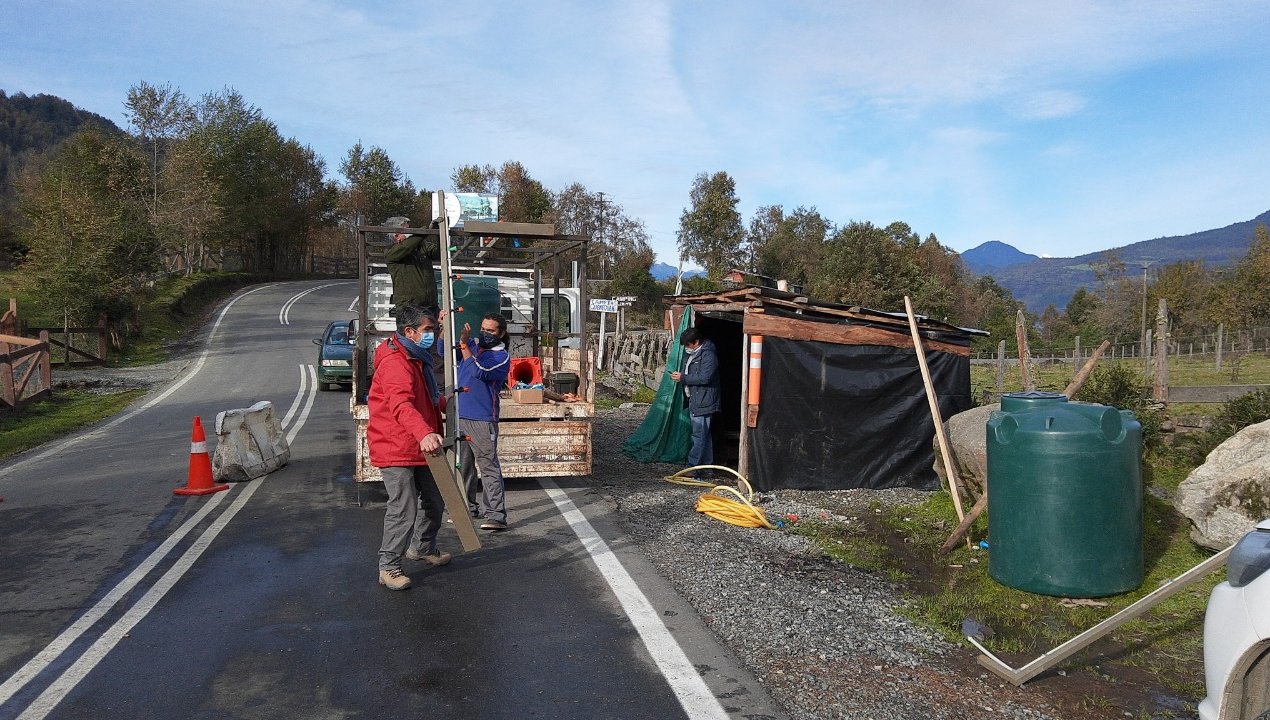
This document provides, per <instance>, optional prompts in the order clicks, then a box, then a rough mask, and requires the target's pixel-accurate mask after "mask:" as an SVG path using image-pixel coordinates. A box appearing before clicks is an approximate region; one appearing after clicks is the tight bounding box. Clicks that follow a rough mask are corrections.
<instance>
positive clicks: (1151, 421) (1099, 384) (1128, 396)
mask: <svg viewBox="0 0 1270 720" xmlns="http://www.w3.org/2000/svg"><path fill="white" fill-rule="evenodd" d="M1078 397H1079V399H1080V400H1082V401H1084V402H1092V403H1098V404H1100V405H1108V406H1110V407H1113V408H1116V409H1118V410H1129V411H1132V412H1133V414H1134V415H1135V416H1137V418H1138V422H1140V423H1142V443H1143V444H1144V445H1146V446H1147V447H1149V448H1156V447H1159V445H1160V437H1161V436H1160V430H1161V426H1162V424H1163V420H1164V418H1163V415H1162V413H1161V409H1160V408H1159V407H1158V406H1156V404H1155V403H1154V402H1153V401H1151V400H1149V399H1147V387H1146V384H1145V383H1143V382H1142V380H1141V376H1140V375H1139V374H1138V371H1137V369H1135V368H1133V367H1130V366H1129V365H1124V364H1118V363H1117V364H1109V365H1100V366H1098V367H1096V368H1094V371H1093V372H1092V373H1090V375H1089V379H1088V380H1086V381H1085V385H1084V386H1083V387H1082V388H1081V389H1080V393H1079V395H1078Z"/></svg>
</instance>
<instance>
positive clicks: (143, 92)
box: [124, 81, 194, 217]
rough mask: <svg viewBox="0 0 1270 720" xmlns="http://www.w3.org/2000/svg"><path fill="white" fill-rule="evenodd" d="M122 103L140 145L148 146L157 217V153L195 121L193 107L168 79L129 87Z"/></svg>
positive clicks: (158, 174)
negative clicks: (157, 84) (162, 81)
mask: <svg viewBox="0 0 1270 720" xmlns="http://www.w3.org/2000/svg"><path fill="white" fill-rule="evenodd" d="M124 106H125V107H126V108H127V109H128V122H129V124H131V125H132V126H133V127H135V128H136V129H137V137H138V139H140V141H141V145H142V147H145V146H147V145H148V146H149V148H150V178H151V181H152V185H151V204H152V206H151V213H152V214H153V215H154V216H155V217H157V216H158V214H159V176H160V173H159V166H160V160H159V158H160V155H161V154H162V151H163V149H164V145H165V143H166V141H170V140H172V139H173V138H176V137H178V136H180V135H182V134H183V133H184V131H185V130H186V129H187V128H188V127H189V125H190V123H192V122H193V121H194V108H193V107H191V105H190V102H189V100H188V99H187V98H186V97H185V94H184V93H182V92H181V91H180V90H178V89H176V88H174V87H172V85H171V84H170V83H164V84H163V85H159V86H155V85H151V84H150V83H147V82H144V81H143V82H141V83H139V84H137V85H133V86H132V87H130V88H128V99H127V101H125V102H124Z"/></svg>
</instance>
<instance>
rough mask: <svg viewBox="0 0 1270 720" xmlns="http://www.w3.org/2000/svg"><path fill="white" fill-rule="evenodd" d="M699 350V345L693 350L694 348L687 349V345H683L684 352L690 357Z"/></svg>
mask: <svg viewBox="0 0 1270 720" xmlns="http://www.w3.org/2000/svg"><path fill="white" fill-rule="evenodd" d="M700 349H701V346H700V345H698V346H697V347H695V348H694V347H688V346H687V345H684V352H686V353H688V354H689V355H691V354H693V353H695V352H697V351H698V350H700Z"/></svg>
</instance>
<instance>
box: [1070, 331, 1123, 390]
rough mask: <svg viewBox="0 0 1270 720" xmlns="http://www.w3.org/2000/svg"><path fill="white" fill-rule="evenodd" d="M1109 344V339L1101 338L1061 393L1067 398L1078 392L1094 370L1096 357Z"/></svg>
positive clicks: (1104, 350) (1099, 356) (1096, 361)
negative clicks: (1083, 364) (1100, 342)
mask: <svg viewBox="0 0 1270 720" xmlns="http://www.w3.org/2000/svg"><path fill="white" fill-rule="evenodd" d="M1110 346H1111V341H1110V340H1103V341H1102V344H1101V345H1099V346H1098V349H1097V350H1095V351H1093V352H1092V353H1090V355H1089V360H1088V361H1087V362H1086V363H1085V366H1084V367H1082V368H1081V369H1080V372H1078V373H1076V377H1074V378H1072V381H1071V382H1070V383H1068V384H1067V388H1066V389H1064V390H1063V394H1064V395H1066V396H1067V398H1068V399H1069V400H1070V399H1071V398H1073V397H1076V393H1078V392H1080V388H1081V387H1082V386H1083V385H1084V384H1085V381H1086V380H1088V379H1089V374H1090V373H1092V372H1093V371H1094V365H1096V364H1097V363H1098V359H1099V358H1101V357H1102V354H1103V353H1104V352H1106V351H1107V348H1108V347H1110Z"/></svg>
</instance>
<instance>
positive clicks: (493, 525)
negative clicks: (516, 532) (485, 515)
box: [481, 520, 507, 530]
mask: <svg viewBox="0 0 1270 720" xmlns="http://www.w3.org/2000/svg"><path fill="white" fill-rule="evenodd" d="M481 529H482V530H506V529H507V523H502V522H499V521H497V520H486V521H485V522H483V523H481Z"/></svg>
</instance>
